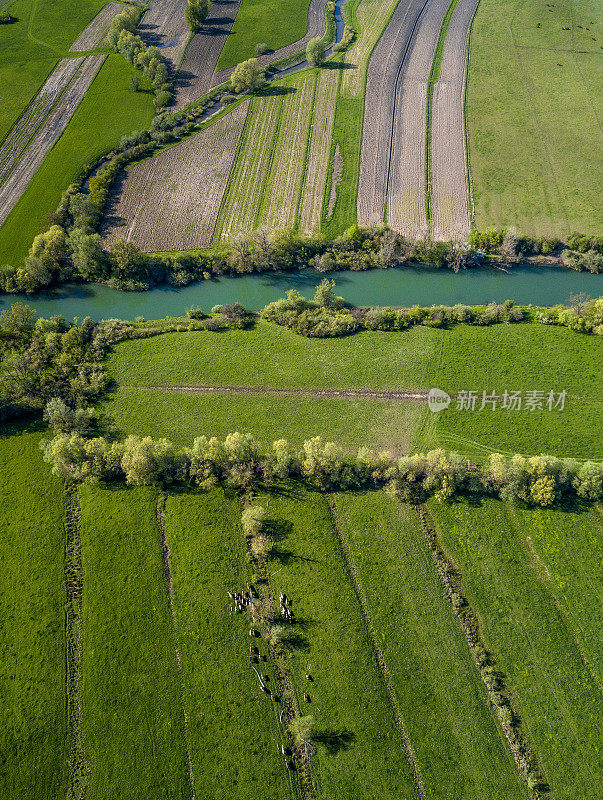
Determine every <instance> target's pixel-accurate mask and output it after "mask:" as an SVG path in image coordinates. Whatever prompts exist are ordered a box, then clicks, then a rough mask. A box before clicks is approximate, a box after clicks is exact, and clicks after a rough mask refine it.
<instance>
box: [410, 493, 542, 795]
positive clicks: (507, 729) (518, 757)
mask: <svg viewBox="0 0 603 800" xmlns="http://www.w3.org/2000/svg"><path fill="white" fill-rule="evenodd" d="M413 509H414V511H415V512H416V514H417V516H418V518H419V524H420V527H421V530H422V532H423V535H424V537H425V540H426V542H427V545H428V547H429V549H430V551H431V555H432V558H433V561H434V565H435V568H436V572H437V574H438V577H439V578H440V581H441V583H442V585H443V587H444V590H445V593H446V597H447V598H448V600H449V601H450V606H451V608H452V611H453V613H454V615H455V616H456V618H457V620H458V622H459V625H460V627H461V630H462V631H463V634H464V635H465V640H466V642H467V644H468V646H469V650H470V651H471V655H472V656H473V660H474V663H475V666H476V668H477V671H478V672H479V675H480V678H481V680H482V682H483V684H484V688H485V690H486V694H487V696H488V700H489V701H490V706H491V708H492V710H493V711H494V716H495V717H496V719H497V721H498V724H499V726H500V729H501V730H502V732H503V735H504V738H505V739H506V741H507V744H508V747H509V750H510V752H511V756H512V757H513V761H514V762H515V765H516V767H517V771H518V772H519V775H520V777H521V778H522V780H523V781H525V782H526V784H528V777H529V773H528V770H529V772H531V774H532V775H536V776H538V780H539V784H538V786H537V787H536V788H530V786H529V784H528V791H529V793H530V797H532V798H533V800H544V797H545V795H544V794H543V793H542V792H543V791H548V785H547V784H546V783H545V782H544V781H543V780H542V777H543V776H542V772H541V770H540V768H539V764H538V760H537V758H536V754H535V752H534V750H533V748H532V747H531V746H530V744H529V742H528V741H527V739H526V737H525V734H524V733H523V731H522V729H521V727H520V725H519V724H518V720H519V715H518V714H517V713H516V711H515V709H514V707H513V702H512V695H511V691H510V689H509V688H508V687H507V685H506V683H505V676H504V675H502V674H501V673H500V672H499V671H495V672H492V673H490V674H492V675H493V677H495V681H494V682H492V683H491V685H490V686H488V684H487V683H486V681H485V679H484V675H483V673H482V669H483V668H485V667H490V668H491V670H496V659H495V658H494V656H493V654H492V652H491V651H490V650H489V649H488V647H487V646H486V643H485V641H484V640H483V638H482V634H481V631H480V626H479V621H478V617H477V615H476V613H475V612H474V611H473V609H472V608H471V606H470V604H469V601H468V600H467V598H466V597H465V595H463V594H462V591H461V583H462V576H461V574H460V572H459V571H458V570H457V569H456V567H455V566H454V563H453V561H452V559H451V558H450V557H449V556H448V554H447V553H446V552H445V551H444V549H443V548H442V546H441V545H440V541H439V539H438V533H437V526H436V524H435V522H434V520H433V518H432V517H431V515H430V513H429V511H428V510H427V508H426V506H425V505H423V504H417V505H413ZM497 698H498V702H497V701H496V699H497ZM500 698H502V699H500ZM503 708H506V709H508V710H510V712H511V713H510V721H509V720H508V719H507V718H506V717H505V716H504V715H505V712H503V711H502V709H503ZM526 766H527V769H526Z"/></svg>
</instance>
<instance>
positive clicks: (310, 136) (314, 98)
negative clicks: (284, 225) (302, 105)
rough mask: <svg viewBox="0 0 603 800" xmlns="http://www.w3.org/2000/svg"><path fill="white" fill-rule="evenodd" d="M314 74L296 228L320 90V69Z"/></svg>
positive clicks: (297, 221) (302, 197)
mask: <svg viewBox="0 0 603 800" xmlns="http://www.w3.org/2000/svg"><path fill="white" fill-rule="evenodd" d="M314 71H315V73H316V74H315V76H314V92H313V94H312V114H311V116H310V120H309V122H308V131H307V134H306V148H305V150H304V168H303V171H302V179H301V185H300V186H299V194H298V197H297V209H296V211H295V225H294V227H295V230H297V229H298V227H299V220H300V216H301V205H302V200H303V199H304V191H305V189H306V181H307V179H308V158H309V157H310V145H311V144H312V130H313V128H314V118H315V116H316V93H317V91H318V70H317V69H315V70H314Z"/></svg>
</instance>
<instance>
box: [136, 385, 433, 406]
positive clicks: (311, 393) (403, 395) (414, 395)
mask: <svg viewBox="0 0 603 800" xmlns="http://www.w3.org/2000/svg"><path fill="white" fill-rule="evenodd" d="M122 388H124V389H133V388H140V387H139V386H135V387H133V386H124V387H122ZM144 388H145V389H154V390H157V391H161V392H191V393H192V394H213V393H216V394H220V393H223V394H254V395H256V394H259V395H266V394H267V395H274V396H276V397H319V398H323V399H326V400H336V399H344V400H400V401H406V400H417V401H419V402H427V392H423V391H420V390H419V389H399V390H397V391H378V390H375V389H274V388H270V387H266V386H145V387H144Z"/></svg>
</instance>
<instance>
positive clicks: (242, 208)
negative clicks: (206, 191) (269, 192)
mask: <svg viewBox="0 0 603 800" xmlns="http://www.w3.org/2000/svg"><path fill="white" fill-rule="evenodd" d="M282 105H283V95H271V96H270V97H260V98H254V99H253V100H252V101H251V107H250V109H249V114H248V117H247V122H246V125H245V132H244V136H245V141H244V143H243V145H242V147H241V151H240V153H239V157H238V159H237V164H236V166H235V168H234V169H233V174H232V177H231V180H230V185H229V188H228V195H227V199H226V202H225V205H224V211H223V213H222V226H221V231H220V235H221V237H222V238H223V239H230V238H233V237H235V236H237V235H239V234H248V233H249V232H251V231H252V230H253V229H254V227H255V220H256V218H257V216H258V213H259V210H260V207H261V204H262V198H263V193H262V191H263V188H264V186H265V184H266V181H267V179H268V171H269V169H270V161H271V158H272V150H273V145H274V137H275V134H276V129H277V126H278V122H279V118H280V115H281V109H282Z"/></svg>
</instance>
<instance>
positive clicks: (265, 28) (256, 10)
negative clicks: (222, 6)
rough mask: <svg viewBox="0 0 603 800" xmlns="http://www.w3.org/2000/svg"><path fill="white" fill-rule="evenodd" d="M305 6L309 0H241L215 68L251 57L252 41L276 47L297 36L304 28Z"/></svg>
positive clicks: (305, 29)
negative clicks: (280, 0)
mask: <svg viewBox="0 0 603 800" xmlns="http://www.w3.org/2000/svg"><path fill="white" fill-rule="evenodd" d="M309 5H310V0H283V1H282V2H278V0H241V5H240V6H239V10H238V12H237V16H236V18H235V21H234V25H233V26H232V31H231V33H230V35H229V36H228V38H227V39H226V42H225V44H224V47H223V49H222V52H221V53H220V58H219V59H218V64H217V67H216V70H221V69H226V68H227V67H234V66H235V64H238V63H239V62H240V61H244V60H245V59H246V58H253V57H255V55H256V52H255V46H256V44H266V45H268V47H269V48H270V49H271V50H278V48H279V47H284V46H285V45H288V44H292V43H293V42H296V41H297V40H298V39H301V38H302V37H303V36H305V35H306V32H307V30H308V6H309Z"/></svg>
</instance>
